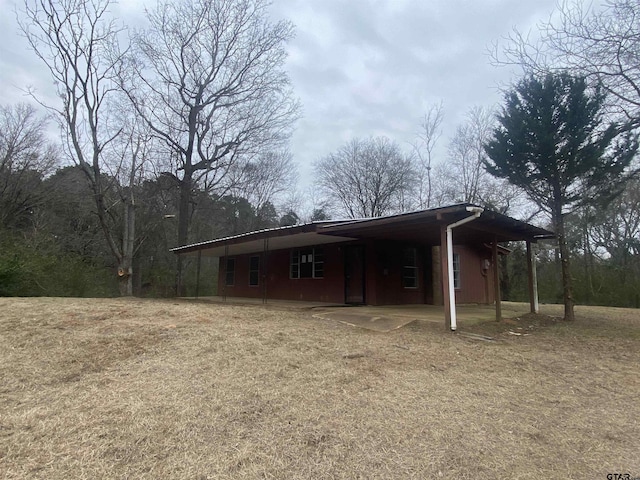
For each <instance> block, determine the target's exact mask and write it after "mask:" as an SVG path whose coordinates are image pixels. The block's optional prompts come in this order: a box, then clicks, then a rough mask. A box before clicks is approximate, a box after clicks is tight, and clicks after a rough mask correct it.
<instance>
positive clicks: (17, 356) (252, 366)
mask: <svg viewBox="0 0 640 480" xmlns="http://www.w3.org/2000/svg"><path fill="white" fill-rule="evenodd" d="M525 311H526V307H525V306H523V312H525ZM543 313H545V314H546V315H547V316H542V317H538V318H532V317H530V316H522V317H519V319H514V320H507V321H505V322H501V323H499V324H498V323H496V322H488V323H484V324H479V325H473V326H470V327H468V331H469V332H473V333H476V334H477V333H479V334H482V335H488V336H491V337H494V338H495V339H496V340H495V341H491V342H487V341H481V340H476V339H474V338H470V337H465V336H462V335H456V334H452V333H448V332H446V331H444V328H443V327H442V325H438V324H434V323H430V322H426V321H425V322H421V321H418V322H414V323H413V324H410V325H409V326H407V327H404V328H402V329H400V330H397V331H394V332H391V333H385V334H381V333H376V332H371V331H367V330H362V329H358V328H354V327H350V326H348V325H344V324H341V323H337V322H334V321H331V320H323V319H319V318H314V317H313V312H312V311H309V310H294V309H289V310H285V309H278V308H275V307H262V306H244V307H242V306H229V305H212V304H206V303H196V302H191V303H188V302H183V301H162V300H139V299H133V300H121V299H115V300H113V299H58V298H41V299H14V298H4V299H0V478H8V479H13V478H42V479H71V478H91V479H94V478H105V479H108V478H136V479H138V478H143V479H145V478H146V479H157V478H188V479H199V480H201V479H225V478H233V479H236V478H251V479H253V478H278V479H296V478H300V479H312V478H313V479H322V478H331V479H334V478H345V479H346V478H348V479H353V478H362V479H372V478H402V479H404V478H455V479H474V480H478V479H496V478H501V479H540V478H549V479H554V478H557V479H573V478H576V479H587V478H588V479H606V478H607V474H609V473H629V474H630V478H634V477H640V454H639V452H640V424H639V419H640V371H639V370H640V368H639V365H640V311H638V310H625V309H605V308H586V307H579V308H578V309H577V320H576V322H575V323H573V324H570V325H568V324H565V323H564V322H561V321H557V320H556V319H554V318H553V316H554V315H555V316H559V315H560V314H561V309H560V307H557V306H548V307H547V306H545V307H543ZM462 330H463V332H464V330H465V329H464V328H463V329H462Z"/></svg>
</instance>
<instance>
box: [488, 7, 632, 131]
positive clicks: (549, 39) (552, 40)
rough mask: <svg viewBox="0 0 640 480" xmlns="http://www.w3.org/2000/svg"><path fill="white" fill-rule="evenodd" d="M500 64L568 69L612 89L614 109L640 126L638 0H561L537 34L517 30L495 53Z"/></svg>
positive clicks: (530, 70) (536, 70) (528, 70)
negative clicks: (596, 1) (592, 0)
mask: <svg viewBox="0 0 640 480" xmlns="http://www.w3.org/2000/svg"><path fill="white" fill-rule="evenodd" d="M493 57H494V61H495V63H497V64H501V65H504V64H509V65H517V66H521V67H522V68H523V69H524V71H525V73H527V74H544V73H545V72H562V71H569V72H571V73H573V74H577V75H581V76H583V77H586V78H587V79H589V80H590V81H591V83H592V84H594V85H595V84H600V85H602V87H603V88H604V90H605V91H606V92H607V93H608V96H607V98H608V104H609V107H610V108H613V109H614V111H618V112H619V113H622V114H623V115H624V116H625V117H626V118H627V120H632V125H633V127H639V126H640V3H638V1H637V0H606V1H605V2H601V4H600V6H599V8H598V6H597V5H596V7H595V8H594V5H593V4H592V3H590V2H582V1H578V0H563V1H561V2H560V3H559V6H558V10H557V12H555V14H554V15H553V16H552V17H550V20H549V21H547V22H544V23H543V24H541V25H540V27H539V37H538V36H535V38H534V39H530V38H529V36H527V35H524V34H522V33H521V32H519V31H517V30H514V31H513V33H512V34H511V35H510V36H509V37H508V38H507V39H506V41H505V42H504V44H503V45H496V49H495V51H494V53H493Z"/></svg>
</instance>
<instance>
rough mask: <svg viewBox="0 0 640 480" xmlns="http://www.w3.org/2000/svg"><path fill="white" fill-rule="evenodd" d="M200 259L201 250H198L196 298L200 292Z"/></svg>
mask: <svg viewBox="0 0 640 480" xmlns="http://www.w3.org/2000/svg"><path fill="white" fill-rule="evenodd" d="M201 259H202V250H198V268H197V269H196V298H198V292H199V290H200V260H201Z"/></svg>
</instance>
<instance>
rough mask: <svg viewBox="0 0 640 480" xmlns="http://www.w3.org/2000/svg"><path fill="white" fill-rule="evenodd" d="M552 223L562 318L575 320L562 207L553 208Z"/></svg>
mask: <svg viewBox="0 0 640 480" xmlns="http://www.w3.org/2000/svg"><path fill="white" fill-rule="evenodd" d="M554 223H555V227H556V233H557V234H558V246H559V247H560V264H561V266H562V292H563V298H564V319H565V320H566V321H569V322H571V321H573V320H575V317H574V313H573V306H574V300H573V286H572V281H571V262H570V259H569V248H568V246H567V239H566V236H565V231H564V217H563V216H562V207H558V206H556V208H555V209H554Z"/></svg>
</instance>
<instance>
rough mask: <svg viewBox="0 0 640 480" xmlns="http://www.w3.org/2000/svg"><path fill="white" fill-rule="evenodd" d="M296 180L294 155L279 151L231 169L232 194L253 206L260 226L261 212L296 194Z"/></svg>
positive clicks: (265, 154)
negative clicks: (293, 192) (293, 193)
mask: <svg viewBox="0 0 640 480" xmlns="http://www.w3.org/2000/svg"><path fill="white" fill-rule="evenodd" d="M297 178H298V175H297V169H296V166H295V164H294V163H293V156H292V155H291V153H290V152H289V151H287V150H279V151H271V152H266V153H264V154H261V155H257V156H256V157H255V158H254V159H251V160H249V161H246V162H241V163H239V164H238V165H237V168H235V169H233V170H232V172H231V175H230V178H229V181H228V183H229V185H230V190H231V194H232V195H234V196H237V197H242V198H245V199H247V200H248V201H249V203H251V205H252V206H253V208H254V209H255V211H256V220H257V221H258V223H260V222H261V220H262V219H261V215H260V212H262V211H263V209H264V208H265V207H266V206H267V205H268V204H271V205H272V206H274V207H275V206H276V205H277V204H278V203H280V202H279V201H280V200H282V199H283V197H285V196H287V195H288V194H289V193H290V192H292V191H294V189H295V184H296V182H297Z"/></svg>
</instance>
